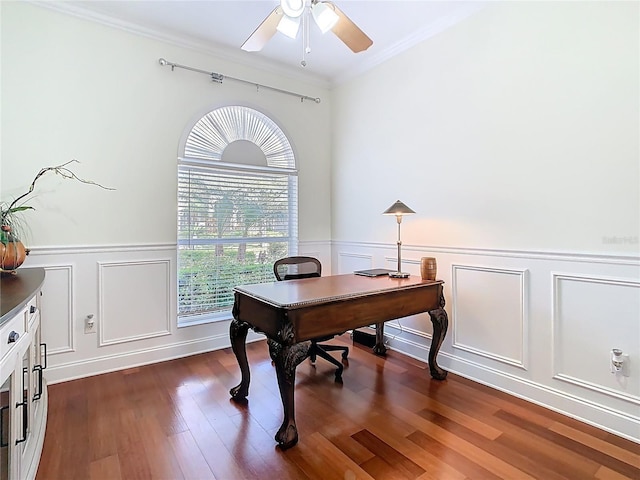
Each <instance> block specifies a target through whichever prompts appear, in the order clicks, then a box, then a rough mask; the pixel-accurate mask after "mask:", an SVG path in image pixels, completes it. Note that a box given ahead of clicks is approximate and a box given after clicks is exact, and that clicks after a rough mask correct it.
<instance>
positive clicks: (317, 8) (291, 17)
mask: <svg viewBox="0 0 640 480" xmlns="http://www.w3.org/2000/svg"><path fill="white" fill-rule="evenodd" d="M309 16H311V17H313V20H314V21H315V23H316V25H317V26H318V27H319V28H320V30H321V31H322V33H326V32H328V31H329V30H331V31H333V33H335V34H336V36H337V37H338V38H339V39H340V40H342V42H343V43H344V44H345V45H346V46H347V47H349V48H350V49H351V50H352V51H353V52H354V53H358V52H362V51H364V50H366V49H367V48H369V47H370V46H371V45H373V41H372V40H371V39H370V38H369V37H368V36H367V35H366V34H365V33H364V32H363V31H362V30H360V28H358V26H357V25H356V24H355V23H353V22H352V21H351V19H350V18H349V17H347V16H346V15H345V14H344V13H343V12H342V10H340V9H339V8H338V7H337V6H336V5H335V4H334V3H333V2H330V1H319V0H310V1H309V0H306V1H305V0H280V5H278V6H277V7H276V8H274V9H273V11H272V12H271V13H270V14H269V15H268V16H267V18H265V19H264V20H263V21H262V23H261V24H260V25H259V26H258V28H256V29H255V31H254V32H253V33H252V34H251V35H250V36H249V38H248V39H247V40H246V41H245V42H244V43H243V44H242V47H241V48H242V50H246V51H247V52H257V51H260V50H262V48H263V47H264V46H265V45H266V44H267V42H268V41H269V40H270V39H271V37H273V36H274V35H275V33H276V32H280V33H283V34H284V35H286V36H288V37H290V38H296V37H297V36H298V30H299V29H300V25H301V24H302V28H303V35H304V36H305V37H306V39H305V41H306V42H307V44H306V45H305V51H306V53H309V52H310V51H311V49H310V48H309V45H308V24H309V21H308V18H309ZM305 29H306V31H305ZM305 65H306V63H305V61H304V58H303V61H302V66H305Z"/></svg>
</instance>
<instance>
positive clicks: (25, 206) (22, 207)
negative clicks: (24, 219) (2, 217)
mask: <svg viewBox="0 0 640 480" xmlns="http://www.w3.org/2000/svg"><path fill="white" fill-rule="evenodd" d="M25 210H35V208H33V207H29V206H28V205H22V206H21V207H13V208H12V209H11V210H7V211H8V212H10V213H16V212H24V211H25Z"/></svg>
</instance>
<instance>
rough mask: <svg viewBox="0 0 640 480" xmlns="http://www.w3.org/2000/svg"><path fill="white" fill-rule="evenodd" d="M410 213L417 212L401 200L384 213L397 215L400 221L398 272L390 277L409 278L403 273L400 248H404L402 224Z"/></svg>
mask: <svg viewBox="0 0 640 480" xmlns="http://www.w3.org/2000/svg"><path fill="white" fill-rule="evenodd" d="M410 213H416V212H414V211H413V210H411V209H410V208H409V207H407V206H406V205H405V204H404V203H402V202H401V201H400V200H398V201H397V202H396V203H394V204H393V205H391V206H390V207H389V208H387V209H386V210H385V211H384V212H382V214H383V215H395V216H396V220H397V221H398V270H397V271H396V272H391V273H389V276H390V277H394V278H407V277H408V276H409V274H408V273H406V272H403V271H402V258H401V256H400V247H401V246H402V241H401V240H400V223H402V215H408V214H410Z"/></svg>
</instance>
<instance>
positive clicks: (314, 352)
mask: <svg viewBox="0 0 640 480" xmlns="http://www.w3.org/2000/svg"><path fill="white" fill-rule="evenodd" d="M273 273H274V275H275V276H276V279H277V280H278V281H281V280H298V279H301V278H312V277H319V276H321V275H322V264H321V263H320V260H318V259H317V258H313V257H304V256H294V257H285V258H281V259H280V260H276V262H275V263H274V264H273ZM333 337H334V335H329V336H326V337H320V338H314V339H312V340H311V348H310V349H309V358H310V359H311V363H312V364H314V365H315V363H316V357H322V358H324V359H325V360H327V361H328V362H331V363H332V364H334V365H335V366H336V367H337V369H336V382H339V383H342V371H343V370H344V366H343V365H342V363H341V362H339V361H338V360H336V359H335V358H333V357H332V356H331V355H330V354H329V353H328V352H333V351H341V352H342V361H346V360H347V356H348V355H349V347H343V346H342V345H330V344H326V343H325V344H321V343H320V342H326V341H327V340H331V339H332V338H333Z"/></svg>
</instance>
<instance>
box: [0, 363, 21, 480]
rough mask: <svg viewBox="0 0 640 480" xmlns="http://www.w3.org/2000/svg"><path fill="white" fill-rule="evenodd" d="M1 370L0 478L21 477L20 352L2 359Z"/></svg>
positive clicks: (4, 479) (2, 479) (6, 479)
mask: <svg viewBox="0 0 640 480" xmlns="http://www.w3.org/2000/svg"><path fill="white" fill-rule="evenodd" d="M0 372H2V374H3V377H2V378H0V381H2V387H0V409H1V411H0V418H2V422H1V424H0V426H1V427H2V428H0V480H10V479H14V478H19V476H18V469H19V463H20V461H19V458H18V457H17V456H16V448H15V446H16V444H15V441H16V435H15V434H16V430H17V426H16V412H17V409H16V402H17V401H18V400H17V399H18V398H19V395H18V393H19V392H18V385H19V384H20V377H21V373H22V369H21V368H18V354H17V353H16V352H11V353H10V354H9V355H6V356H5V357H4V358H3V359H2V363H1V364H0Z"/></svg>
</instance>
